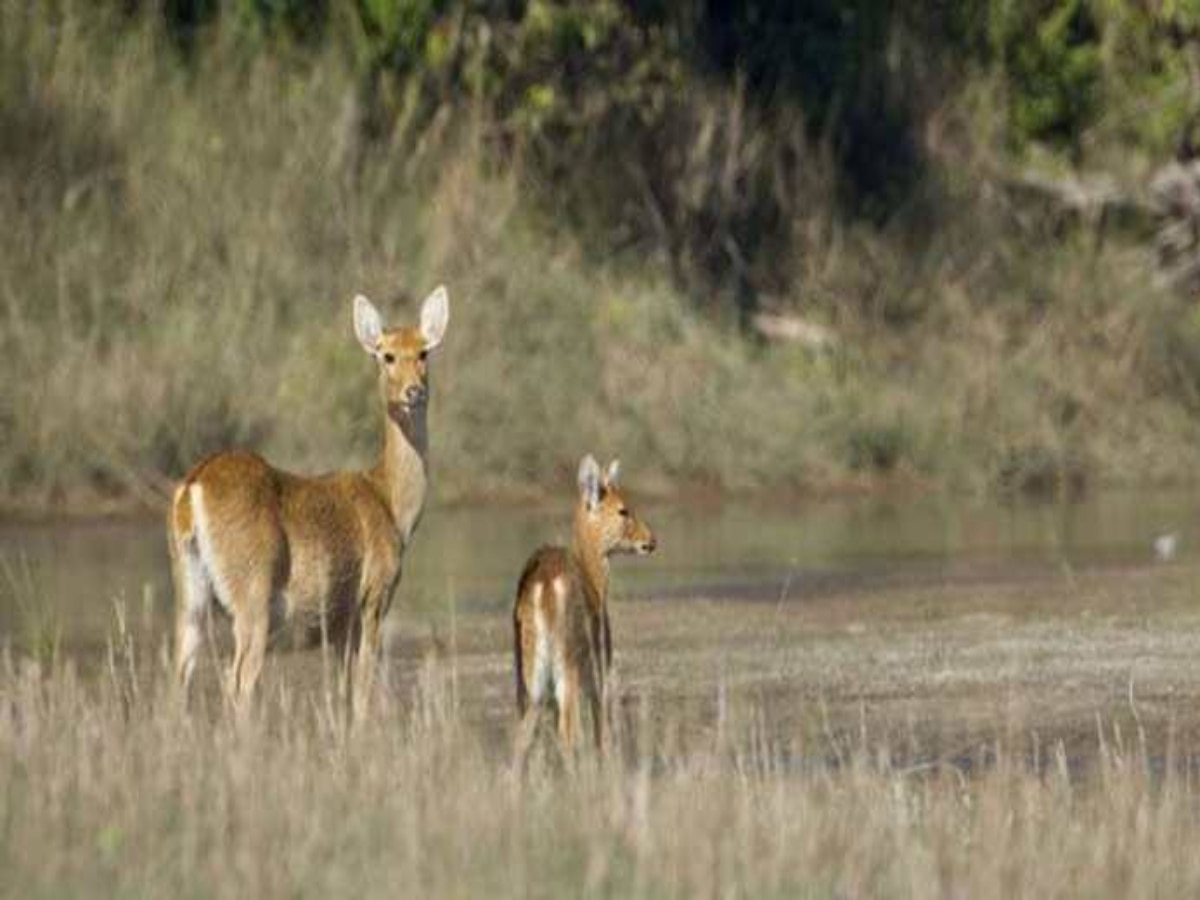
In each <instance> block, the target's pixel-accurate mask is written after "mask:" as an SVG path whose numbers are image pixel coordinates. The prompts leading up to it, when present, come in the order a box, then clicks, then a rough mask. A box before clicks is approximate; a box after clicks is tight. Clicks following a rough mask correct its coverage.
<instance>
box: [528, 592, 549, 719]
mask: <svg viewBox="0 0 1200 900" xmlns="http://www.w3.org/2000/svg"><path fill="white" fill-rule="evenodd" d="M529 599H530V602H531V603H532V604H533V634H534V642H533V677H532V678H531V679H530V681H531V682H532V684H530V685H529V696H530V698H531V699H532V700H533V703H534V705H540V704H541V703H543V702H544V701H545V699H546V696H547V695H548V694H549V693H550V688H551V683H552V682H553V674H554V672H553V666H552V662H553V647H552V645H551V641H550V629H549V628H547V627H546V615H545V613H543V612H542V584H541V582H537V583H536V584H534V586H533V592H532V594H531V595H530V598H529Z"/></svg>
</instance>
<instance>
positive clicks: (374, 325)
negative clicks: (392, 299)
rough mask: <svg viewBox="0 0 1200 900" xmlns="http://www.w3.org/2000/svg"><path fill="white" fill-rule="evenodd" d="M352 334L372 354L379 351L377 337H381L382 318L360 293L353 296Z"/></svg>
mask: <svg viewBox="0 0 1200 900" xmlns="http://www.w3.org/2000/svg"><path fill="white" fill-rule="evenodd" d="M354 336H355V337H357V338H358V342H359V343H360V344H362V345H363V349H364V350H366V351H367V352H368V353H370V354H371V355H372V356H375V355H377V354H378V353H379V339H380V338H381V337H383V319H382V318H381V317H380V315H379V310H377V309H376V308H375V306H374V304H372V303H371V301H370V300H368V299H367V298H366V297H364V296H363V295H362V294H359V295H358V296H356V297H355V298H354Z"/></svg>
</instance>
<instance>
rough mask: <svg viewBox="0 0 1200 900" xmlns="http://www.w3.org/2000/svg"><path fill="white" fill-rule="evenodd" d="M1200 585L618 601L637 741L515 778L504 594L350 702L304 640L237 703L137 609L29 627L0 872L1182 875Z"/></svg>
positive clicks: (430, 879)
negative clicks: (62, 647) (143, 621)
mask: <svg viewBox="0 0 1200 900" xmlns="http://www.w3.org/2000/svg"><path fill="white" fill-rule="evenodd" d="M1195 577H1196V573H1195V571H1194V570H1191V569H1188V568H1183V567H1181V568H1172V567H1166V568H1162V569H1148V570H1124V571H1111V572H1105V573H1093V574H1090V575H1082V576H1075V575H1072V574H1070V573H1064V574H1057V575H1056V574H1053V573H1044V574H1043V575H1041V576H1039V577H1037V578H1032V579H1026V580H1023V581H1021V582H1011V581H1008V582H1005V581H999V582H997V581H993V580H989V579H988V578H986V577H977V576H976V575H975V574H972V575H971V576H970V577H962V578H958V577H956V578H951V579H949V580H948V581H946V582H944V583H942V584H934V583H930V584H927V585H915V586H913V585H909V586H907V587H905V586H900V587H899V588H895V587H893V588H890V589H889V590H886V591H882V592H878V593H876V592H872V591H869V590H868V591H858V592H856V593H854V594H852V595H850V596H840V597H827V598H824V599H821V598H817V599H815V600H813V601H812V602H808V603H784V604H782V605H778V604H774V603H753V602H749V603H738V602H729V601H723V602H717V601H712V602H710V601H706V600H704V599H699V598H697V599H688V600H661V601H645V602H636V603H625V604H623V605H621V606H619V608H618V609H617V610H616V612H615V626H616V637H617V639H618V649H619V659H618V663H619V675H620V678H619V681H618V691H619V694H620V696H621V698H622V700H621V702H620V704H619V708H620V712H619V715H618V723H619V725H620V731H619V733H620V738H619V749H618V751H617V752H616V753H615V754H614V755H613V756H611V757H610V758H609V759H608V761H607V762H606V763H605V764H604V765H603V766H596V765H594V762H593V761H592V760H590V759H589V758H584V759H583V760H581V762H580V764H579V766H578V768H577V770H576V771H574V772H573V773H568V772H563V771H561V769H560V767H559V766H558V765H557V764H556V762H555V758H554V756H553V754H552V753H549V752H547V753H546V754H544V759H543V760H542V761H541V762H540V763H539V764H537V765H535V766H534V768H533V769H532V770H531V771H530V772H529V773H527V775H526V776H525V777H524V778H521V777H517V776H516V775H515V774H514V773H513V772H512V771H511V770H510V768H509V760H508V748H509V741H510V739H511V724H512V697H511V690H512V687H511V674H510V671H509V668H508V656H507V654H508V648H507V629H506V628H505V624H506V622H505V617H504V616H503V615H502V614H497V613H473V614H470V615H467V616H463V617H461V618H460V620H459V630H458V631H457V632H456V634H455V636H454V640H453V642H452V643H450V645H449V646H446V645H445V644H444V643H443V644H442V646H440V647H434V648H432V649H431V648H430V645H429V644H428V642H427V641H425V640H423V639H418V638H416V637H414V636H413V633H412V632H411V631H409V630H407V629H402V633H401V636H400V639H399V640H398V642H397V643H396V644H395V645H394V646H393V649H392V653H391V654H390V657H389V659H390V662H391V671H390V673H389V678H388V687H387V688H386V689H385V690H383V691H382V692H381V695H380V697H379V698H378V705H377V707H376V709H375V715H374V716H373V717H372V718H371V719H370V721H368V722H367V723H365V724H363V725H359V726H356V727H348V726H347V725H346V716H345V715H344V713H345V710H344V709H343V708H342V707H341V705H340V703H339V702H338V700H337V691H336V679H334V678H333V677H332V676H331V675H330V676H327V675H326V672H327V671H328V670H323V669H322V666H321V663H320V661H319V659H320V658H319V656H318V655H315V654H293V655H286V654H285V655H284V656H281V657H278V658H277V659H276V663H275V670H274V673H273V677H271V678H269V679H268V681H267V682H266V685H265V691H264V693H263V695H262V697H261V701H260V705H259V708H258V709H257V711H256V714H255V715H254V716H253V717H252V718H251V719H250V720H248V721H247V722H243V723H241V724H240V725H239V724H238V723H237V722H235V721H234V720H233V718H232V717H231V716H230V715H229V714H228V713H227V712H226V711H225V710H224V709H223V707H222V706H221V704H220V702H219V700H218V699H217V695H216V694H215V693H212V692H209V693H208V694H206V695H204V696H203V698H202V701H201V703H200V706H199V708H198V709H197V710H195V711H194V714H193V715H192V716H191V717H186V716H184V715H182V714H181V712H180V710H179V708H178V706H177V704H176V702H175V697H174V695H173V693H172V692H171V691H170V689H169V679H168V678H167V677H166V674H165V670H164V668H163V664H162V662H161V661H160V660H156V659H155V658H154V653H152V652H147V651H145V650H144V649H143V648H141V647H140V645H139V644H138V642H137V641H135V639H134V638H133V637H132V635H131V634H130V633H129V632H127V631H122V630H121V627H119V625H118V626H116V627H114V631H113V637H112V639H111V647H112V650H111V652H110V653H109V654H108V655H107V656H106V658H105V659H104V660H102V661H99V662H98V673H97V674H96V675H94V676H93V675H90V676H88V677H87V678H86V679H84V678H81V677H79V676H78V675H77V674H76V673H75V669H74V667H73V665H72V664H71V663H70V662H69V661H68V660H67V659H66V658H64V657H62V656H60V657H58V658H57V659H55V660H53V661H49V662H47V663H45V664H43V665H39V664H36V663H34V662H32V661H30V660H27V659H24V658H17V657H14V656H13V655H12V654H11V652H10V653H9V654H7V655H6V656H5V658H4V660H3V664H2V665H0V811H2V812H0V872H3V873H4V874H3V877H0V893H3V894H4V895H5V896H13V897H38V896H63V895H71V894H103V895H106V896H131V895H139V896H143V895H152V896H162V895H182V896H246V895H263V896H281V895H282V896H329V895H344V894H350V893H354V894H357V895H367V896H374V895H378V896H395V895H400V896H421V897H428V896H436V897H446V896H450V897H453V896H461V897H468V896H481V895H487V896H499V897H507V896H514V897H531V896H532V897H543V896H544V897H551V896H562V895H564V894H566V895H571V896H620V897H674V896H688V897H691V896H714V897H716V896H720V897H773V896H777V897H796V896H804V897H826V896H828V897H859V896H888V897H897V896H898V897H904V896H914V897H915V896H919V897H930V896H946V897H962V896H971V897H1014V896H1027V897H1042V896H1063V895H1073V896H1089V897H1108V896H1111V897H1127V896H1161V897H1169V896H1180V897H1182V896H1193V895H1194V894H1195V893H1196V890H1197V889H1198V888H1200V858H1197V857H1196V854H1195V853H1194V849H1193V848H1194V845H1195V842H1196V840H1197V837H1200V796H1198V795H1197V789H1196V784H1195V778H1194V772H1195V759H1196V757H1195V756H1194V755H1193V754H1194V753H1195V752H1196V747H1197V746H1200V745H1198V744H1197V741H1198V740H1200V735H1197V733H1196V729H1195V725H1196V716H1195V707H1196V703H1195V700H1196V698H1197V696H1200V679H1197V677H1196V674H1195V672H1194V666H1191V665H1190V661H1191V660H1193V659H1194V658H1195V655H1196V650H1197V641H1196V638H1195V637H1194V634H1195V633H1196V631H1197V628H1196V625H1197V618H1196V614H1195V612H1194V610H1192V609H1191V603H1190V600H1189V598H1190V596H1191V594H1192V588H1193V586H1194V584H1195ZM150 645H151V646H153V641H151V642H150Z"/></svg>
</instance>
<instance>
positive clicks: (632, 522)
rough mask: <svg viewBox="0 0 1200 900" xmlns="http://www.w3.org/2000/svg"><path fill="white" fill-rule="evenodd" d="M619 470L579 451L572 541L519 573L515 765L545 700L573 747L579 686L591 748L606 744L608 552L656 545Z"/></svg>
mask: <svg viewBox="0 0 1200 900" xmlns="http://www.w3.org/2000/svg"><path fill="white" fill-rule="evenodd" d="M618 471H619V463H618V462H617V461H616V460H614V461H613V462H612V463H611V464H610V465H609V467H608V469H607V470H606V471H605V472H604V474H603V475H602V474H601V472H600V466H599V465H598V464H597V463H596V460H595V459H593V458H592V457H591V456H590V455H588V456H585V457H584V458H583V460H582V461H581V462H580V464H579V500H578V502H577V504H576V507H575V520H574V526H573V529H572V538H571V545H570V546H569V547H557V546H545V547H541V548H539V549H538V550H536V551H535V552H534V554H533V555H532V556H531V557H530V558H529V561H528V562H527V563H526V564H525V569H524V571H523V572H522V573H521V579H520V582H519V583H518V585H517V596H516V602H515V604H514V607H513V631H514V654H515V670H516V681H517V710H518V712H519V713H520V716H521V723H520V726H519V731H518V735H517V753H516V756H517V761H518V764H519V765H523V764H524V759H525V756H526V754H527V753H528V751H529V748H530V745H531V743H532V741H533V738H534V736H535V734H536V731H537V727H538V722H539V720H540V718H541V713H542V711H543V710H544V709H545V708H547V707H550V706H553V707H554V708H555V709H556V713H557V726H558V735H559V740H560V744H561V747H562V749H563V751H564V753H565V754H569V753H571V752H572V751H573V750H574V747H575V740H576V734H577V732H578V729H579V718H580V713H581V710H580V702H581V697H580V693H581V692H582V694H583V698H584V699H586V700H587V702H588V704H589V706H590V709H591V715H592V728H593V734H594V738H595V743H596V748H597V750H603V748H604V709H605V704H604V699H605V698H604V681H605V676H606V674H607V671H608V669H609V667H610V666H611V665H612V632H611V630H610V627H609V622H608V575H609V572H608V565H609V564H608V558H609V557H610V556H611V555H613V554H614V553H636V554H638V555H645V554H649V553H653V552H654V549H655V546H656V542H655V538H654V535H653V533H652V532H651V531H650V528H649V526H648V525H646V523H645V522H643V521H642V520H641V519H639V518H638V517H637V516H636V515H634V514H633V512H632V511H631V510H630V509H629V507H628V506H627V505H626V503H625V499H624V498H623V497H622V495H621V492H620V491H619V490H618V489H617V485H616V480H617V474H618Z"/></svg>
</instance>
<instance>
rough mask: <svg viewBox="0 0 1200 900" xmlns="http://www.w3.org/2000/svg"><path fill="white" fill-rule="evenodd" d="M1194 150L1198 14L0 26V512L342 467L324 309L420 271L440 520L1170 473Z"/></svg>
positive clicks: (1180, 3) (369, 420)
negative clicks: (1180, 235) (1183, 183)
mask: <svg viewBox="0 0 1200 900" xmlns="http://www.w3.org/2000/svg"><path fill="white" fill-rule="evenodd" d="M1198 149H1200V4H1197V3H1196V2H1194V0H1169V2H1161V3H1147V4H1133V3H1121V2H1116V0H1092V2H1087V0H970V2H966V3H943V2H935V0H926V2H920V3H912V4H888V3H881V2H876V0H851V2H835V0H819V2H815V3H806V4H803V5H802V6H799V5H796V4H792V3H788V2H783V0H776V2H770V0H762V2H751V0H748V2H742V3H735V4H718V3H705V2H695V3H691V4H666V3H661V2H654V0H628V2H617V0H601V2H590V3H584V2H562V3H551V2H545V0H531V2H520V0H506V2H484V0H475V2H469V0H438V2H435V0H358V2H356V3H348V2H347V3H339V2H334V0H326V2H310V3H305V2H300V0H224V2H222V0H160V2H136V0H124V2H115V0H114V2H104V3H84V2H75V0H59V2H55V3H46V4H28V3H24V2H21V0H0V217H2V218H3V220H4V221H5V222H6V223H7V225H6V227H5V228H4V229H3V230H2V231H0V315H3V317H4V324H3V328H2V330H0V434H2V435H3V439H2V440H0V494H2V495H3V496H4V497H5V498H6V499H7V501H8V503H9V504H10V505H11V504H33V505H36V506H47V505H57V504H61V503H63V502H65V501H70V502H72V503H74V504H76V505H80V506H86V507H94V506H95V504H96V503H98V502H109V501H117V502H126V501H128V500H129V499H130V498H133V499H137V500H142V501H145V502H156V498H157V497H159V496H160V495H161V488H162V486H163V485H164V484H165V482H166V479H168V478H170V477H172V476H175V475H177V474H179V473H180V472H181V471H182V470H183V469H184V468H186V466H187V465H188V464H189V463H190V462H191V461H192V460H194V459H195V458H196V457H197V456H199V455H200V454H202V453H204V452H207V451H209V450H212V449H215V448H218V447H222V446H226V445H229V444H248V445H252V446H255V447H257V448H259V449H261V450H263V451H264V452H266V453H268V454H270V455H271V456H272V457H273V458H275V459H277V460H278V461H280V462H281V463H283V464H286V465H289V466H294V467H298V468H304V469H315V468H327V467H331V466H336V465H342V464H344V463H345V462H346V461H347V459H348V458H356V459H360V460H361V459H363V458H365V457H366V456H367V455H369V454H370V453H371V452H372V449H373V446H374V442H375V440H376V437H375V434H376V428H377V425H376V422H375V419H374V410H373V406H372V403H373V396H372V393H371V390H370V367H369V366H368V365H367V364H366V363H365V360H363V359H362V358H361V357H360V356H358V353H359V351H358V350H357V348H356V347H355V345H354V342H353V340H352V339H351V338H350V331H349V324H348V323H349V304H348V298H349V297H350V296H352V294H353V293H354V292H355V291H357V290H364V291H366V292H367V293H369V294H372V295H373V296H375V297H376V298H377V299H379V300H381V301H382V302H383V304H384V305H385V306H387V307H390V308H391V309H392V310H394V312H395V314H396V315H411V312H412V309H413V305H412V304H411V303H408V304H407V305H405V302H404V301H405V300H406V298H412V297H414V296H415V295H418V294H420V293H421V292H423V291H425V290H427V289H428V288H430V287H432V285H433V284H434V283H436V282H438V281H445V282H447V283H448V284H449V285H450V288H451V297H452V308H453V311H452V325H451V334H450V339H449V341H448V344H447V351H446V358H444V359H443V360H441V361H439V365H438V371H437V378H438V394H437V397H436V399H435V410H434V416H435V423H434V429H435V450H434V452H435V454H436V458H437V466H438V481H439V490H440V491H441V494H442V496H443V497H446V498H449V497H463V496H470V495H482V494H496V493H503V494H514V493H524V492H527V491H530V490H534V491H536V490H540V489H545V488H546V487H547V486H556V484H557V481H559V480H562V478H561V476H563V474H564V473H565V472H567V471H569V468H570V466H571V463H572V461H573V460H575V459H577V458H578V456H579V454H580V452H581V451H582V450H585V449H592V450H595V451H596V452H599V453H601V454H610V453H611V454H622V455H624V456H626V457H627V458H629V459H630V460H631V461H632V460H636V462H637V464H636V466H631V468H630V471H631V473H634V472H636V473H637V475H638V476H640V478H641V480H642V482H643V483H642V486H643V487H646V488H654V489H658V490H663V491H670V490H676V489H680V488H687V487H689V486H697V485H702V486H705V487H716V488H720V489H725V490H744V489H761V488H764V487H768V486H770V487H779V486H790V487H796V488H801V489H818V490H822V489H831V488H837V487H840V486H845V485H849V484H855V485H857V484H863V483H874V482H876V481H877V480H878V479H880V478H893V479H894V478H899V479H901V480H913V479H916V480H919V481H929V482H934V483H940V484H945V485H951V486H969V487H972V488H985V489H1004V490H1007V489H1025V488H1034V489H1051V490H1059V489H1062V488H1064V487H1069V486H1079V485H1082V484H1086V483H1093V482H1097V481H1101V482H1111V481H1123V482H1146V481H1150V480H1179V479H1182V478H1186V477H1188V476H1189V472H1190V471H1191V469H1192V468H1193V466H1194V463H1195V462H1196V461H1197V452H1196V449H1195V448H1196V447H1197V446H1200V442H1198V441H1197V438H1200V428H1198V427H1197V416H1198V415H1200V313H1197V311H1196V309H1195V308H1194V306H1193V305H1192V304H1191V302H1190V300H1191V299H1193V298H1192V297H1190V296H1189V293H1188V291H1187V290H1180V289H1179V288H1177V287H1172V286H1171V285H1170V284H1169V283H1168V282H1167V280H1166V279H1163V278H1160V277H1157V275H1156V272H1155V269H1154V262H1153V253H1152V252H1151V250H1152V243H1151V230H1152V225H1153V222H1152V221H1151V220H1150V219H1149V217H1148V214H1147V213H1146V209H1147V205H1146V204H1145V203H1144V202H1142V198H1144V196H1145V194H1146V185H1147V183H1148V181H1149V178H1150V176H1151V174H1152V173H1153V172H1154V171H1155V170H1156V169H1157V168H1158V167H1159V166H1161V165H1162V164H1164V163H1166V162H1168V161H1170V160H1172V159H1181V160H1188V159H1190V158H1191V157H1192V155H1193V154H1195V153H1196V152H1198ZM1099 175H1103V176H1104V178H1105V182H1104V183H1105V184H1106V185H1108V188H1107V192H1108V195H1112V196H1117V197H1119V198H1124V199H1122V200H1120V202H1118V203H1116V204H1115V205H1113V209H1115V210H1116V212H1117V213H1118V214H1110V213H1111V210H1109V209H1108V207H1106V206H1105V205H1104V203H1100V204H1099V205H1089V203H1087V202H1083V203H1073V202H1063V201H1062V198H1063V197H1071V196H1074V194H1079V193H1080V191H1078V190H1075V188H1077V187H1078V186H1079V185H1080V184H1086V183H1088V180H1089V179H1094V178H1096V177H1097V176H1099ZM1072 191H1074V194H1073V193H1072ZM1082 193H1083V195H1084V198H1085V201H1086V199H1087V197H1088V196H1090V195H1089V194H1088V192H1087V191H1082ZM1126 201H1128V202H1126ZM763 314H769V315H775V316H780V315H782V316H786V317H791V319H792V320H795V319H799V320H802V321H803V324H804V325H806V326H810V333H811V332H812V328H811V326H819V328H820V332H819V333H820V334H821V335H822V339H821V340H820V341H811V340H810V341H808V342H805V341H798V342H781V341H776V340H771V339H767V338H766V337H764V336H763V326H762V322H763V320H762V315H763ZM792 324H795V322H794V321H792ZM547 421H551V422H554V423H556V425H557V427H555V428H553V429H548V428H545V427H544V424H543V423H545V422H547Z"/></svg>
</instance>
